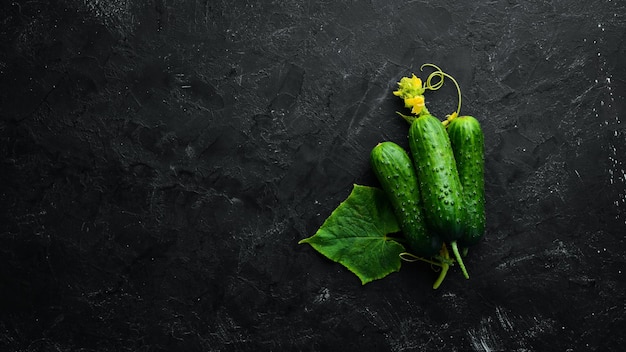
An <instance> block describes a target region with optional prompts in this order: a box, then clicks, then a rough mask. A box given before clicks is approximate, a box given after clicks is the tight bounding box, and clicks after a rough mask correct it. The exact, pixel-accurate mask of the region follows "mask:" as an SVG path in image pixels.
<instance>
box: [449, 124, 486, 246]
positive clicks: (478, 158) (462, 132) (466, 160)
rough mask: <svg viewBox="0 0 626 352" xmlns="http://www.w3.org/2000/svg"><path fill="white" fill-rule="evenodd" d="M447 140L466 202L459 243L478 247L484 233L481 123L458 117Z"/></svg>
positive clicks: (482, 139)
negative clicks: (463, 224)
mask: <svg viewBox="0 0 626 352" xmlns="http://www.w3.org/2000/svg"><path fill="white" fill-rule="evenodd" d="M446 129H447V131H448V136H449V138H450V143H451V145H452V151H453V153H454V158H455V160H456V166H457V170H458V172H459V179H460V181H461V186H462V187H463V199H464V202H465V211H466V214H465V231H464V232H463V235H462V236H461V238H459V240H458V243H459V245H460V246H462V247H469V246H473V245H475V244H477V243H478V242H479V241H480V240H481V238H482V237H483V235H484V233H485V181H484V173H485V156H484V136H483V132H482V130H481V128H480V123H479V122H478V120H476V119H475V118H474V117H472V116H460V117H457V118H455V119H453V120H452V121H450V123H448V126H447V128H446Z"/></svg>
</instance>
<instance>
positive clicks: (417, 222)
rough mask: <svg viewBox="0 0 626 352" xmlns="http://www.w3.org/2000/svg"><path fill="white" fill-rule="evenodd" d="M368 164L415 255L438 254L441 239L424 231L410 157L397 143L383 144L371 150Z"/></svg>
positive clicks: (426, 230) (415, 178) (416, 184)
mask: <svg viewBox="0 0 626 352" xmlns="http://www.w3.org/2000/svg"><path fill="white" fill-rule="evenodd" d="M370 163H371V166H372V169H373V171H374V174H375V175H376V177H377V178H378V181H379V182H380V184H381V186H382V189H383V191H384V192H385V194H386V195H387V198H388V199H389V201H390V203H391V205H392V208H393V210H394V214H395V215H396V218H397V219H398V222H399V225H400V229H401V230H402V234H403V235H404V237H405V238H406V240H407V243H408V245H409V247H410V248H411V250H412V251H413V252H414V254H415V255H418V256H423V257H429V256H432V255H434V254H436V253H438V252H439V250H440V249H441V245H442V243H441V239H440V238H439V237H437V236H434V235H433V234H432V233H431V232H429V231H428V229H427V228H426V224H425V220H424V214H423V209H422V202H421V199H420V190H419V185H418V182H417V175H416V173H415V168H414V166H413V163H412V161H411V157H410V156H409V155H408V154H407V152H406V151H405V150H404V148H402V147H401V146H399V145H397V144H396V143H393V142H382V143H379V144H378V145H376V146H375V147H374V148H373V149H372V152H371V154H370Z"/></svg>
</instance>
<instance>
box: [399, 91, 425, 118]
mask: <svg viewBox="0 0 626 352" xmlns="http://www.w3.org/2000/svg"><path fill="white" fill-rule="evenodd" d="M424 105H425V103H424V96H423V95H418V96H415V97H412V98H405V99H404V106H405V107H407V108H411V113H412V114H415V115H418V114H419V113H420V112H422V109H424Z"/></svg>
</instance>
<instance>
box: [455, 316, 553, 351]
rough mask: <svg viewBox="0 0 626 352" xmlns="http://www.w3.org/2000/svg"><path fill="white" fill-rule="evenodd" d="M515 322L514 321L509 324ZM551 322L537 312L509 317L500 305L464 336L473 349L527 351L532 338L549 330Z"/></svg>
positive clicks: (531, 344) (551, 326)
mask: <svg viewBox="0 0 626 352" xmlns="http://www.w3.org/2000/svg"><path fill="white" fill-rule="evenodd" d="M514 321H515V323H513V322H514ZM554 326H555V321H553V320H552V319H549V318H545V317H542V316H540V315H524V316H512V315H511V313H510V312H509V311H508V310H507V309H506V308H504V307H502V306H496V308H495V314H493V315H489V316H486V317H482V318H481V319H480V322H479V324H478V327H477V328H472V329H469V330H468V332H467V335H468V337H469V339H470V343H471V345H472V347H473V349H474V351H476V352H505V351H530V350H531V349H530V348H529V346H533V345H534V342H535V340H536V339H539V338H541V336H542V335H543V334H548V333H551V332H552V331H553V329H554Z"/></svg>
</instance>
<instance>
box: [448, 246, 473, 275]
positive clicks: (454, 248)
mask: <svg viewBox="0 0 626 352" xmlns="http://www.w3.org/2000/svg"><path fill="white" fill-rule="evenodd" d="M450 246H451V247H452V253H454V256H455V257H456V261H457V262H458V263H459V266H460V267H461V271H462V272H463V276H465V278H466V279H469V274H468V273H467V270H466V269H465V264H463V258H461V253H459V247H458V246H457V244H456V241H452V242H450Z"/></svg>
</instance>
